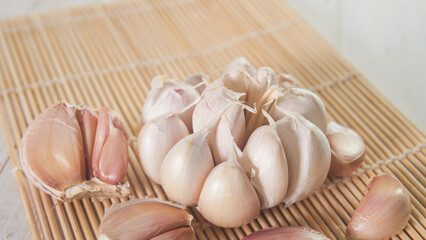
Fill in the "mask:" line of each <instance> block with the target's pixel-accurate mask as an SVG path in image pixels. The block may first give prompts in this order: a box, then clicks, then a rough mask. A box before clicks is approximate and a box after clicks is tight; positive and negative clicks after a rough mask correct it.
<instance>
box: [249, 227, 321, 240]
mask: <svg viewBox="0 0 426 240" xmlns="http://www.w3.org/2000/svg"><path fill="white" fill-rule="evenodd" d="M282 239H286V240H300V239H303V240H329V238H327V237H326V236H324V235H323V234H322V233H320V232H317V231H315V230H313V229H312V228H308V227H279V228H269V229H264V230H260V231H257V232H254V233H252V234H250V235H248V236H246V237H244V238H243V240H282Z"/></svg>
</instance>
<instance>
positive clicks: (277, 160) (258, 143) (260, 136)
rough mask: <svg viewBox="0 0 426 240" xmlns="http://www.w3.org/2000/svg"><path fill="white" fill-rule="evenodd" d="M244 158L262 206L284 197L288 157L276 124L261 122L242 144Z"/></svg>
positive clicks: (278, 201) (277, 202) (269, 206)
mask: <svg viewBox="0 0 426 240" xmlns="http://www.w3.org/2000/svg"><path fill="white" fill-rule="evenodd" d="M244 160H245V161H247V162H248V163H249V164H250V165H251V166H252V168H253V171H254V174H253V176H252V177H251V182H252V183H253V186H254V187H255V188H256V191H257V193H258V195H259V199H260V205H261V208H262V209H266V208H271V207H274V206H276V205H278V204H280V203H281V202H282V201H283V200H284V196H285V194H286V192H287V185H288V169H287V159H286V157H285V154H284V150H283V147H282V145H281V140H280V138H279V137H278V134H277V131H276V129H275V126H274V125H272V126H261V127H259V128H258V129H256V130H255V131H254V132H253V133H252V135H251V136H250V138H249V140H248V142H247V144H246V146H245V148H244Z"/></svg>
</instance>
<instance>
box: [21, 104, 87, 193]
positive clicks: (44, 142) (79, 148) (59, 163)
mask: <svg viewBox="0 0 426 240" xmlns="http://www.w3.org/2000/svg"><path fill="white" fill-rule="evenodd" d="M75 114H76V109H75V107H73V106H71V105H69V104H67V103H64V102H60V103H58V104H56V105H54V106H51V107H49V108H48V109H46V110H45V111H43V112H42V113H41V114H40V115H39V116H38V117H37V118H36V119H34V121H33V122H32V123H31V124H30V126H29V127H28V129H27V130H26V131H25V133H24V136H23V138H22V141H21V152H20V157H21V164H22V168H23V170H24V171H25V174H26V176H27V177H28V178H29V179H30V180H31V181H32V182H33V183H34V185H36V186H37V187H38V188H40V189H42V190H44V191H45V192H47V193H49V194H50V195H52V196H53V197H55V198H58V199H61V198H62V197H63V196H64V192H65V190H66V189H67V188H68V187H71V186H74V185H78V184H80V183H82V182H83V181H85V180H86V164H85V159H84V147H83V137H82V134H81V130H80V126H79V124H78V121H77V118H76V116H75Z"/></svg>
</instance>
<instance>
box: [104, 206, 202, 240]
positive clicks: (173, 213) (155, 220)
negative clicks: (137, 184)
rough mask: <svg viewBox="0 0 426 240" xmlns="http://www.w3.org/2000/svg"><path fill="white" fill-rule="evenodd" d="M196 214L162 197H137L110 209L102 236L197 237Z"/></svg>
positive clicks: (133, 239) (130, 238) (139, 239)
mask: <svg viewBox="0 0 426 240" xmlns="http://www.w3.org/2000/svg"><path fill="white" fill-rule="evenodd" d="M191 221H192V216H191V215H190V214H189V213H187V212H186V211H185V210H184V207H183V206H181V205H177V204H171V203H169V202H165V201H162V200H160V199H137V200H130V201H128V202H125V203H120V204H113V205H112V206H111V207H110V208H107V209H106V212H105V216H104V218H103V219H102V222H101V224H100V225H99V228H98V230H97V234H96V236H97V237H98V239H100V240H102V239H104V240H107V239H115V240H121V239H123V240H124V239H126V240H145V239H158V240H159V239H195V236H194V232H193V229H192V227H191Z"/></svg>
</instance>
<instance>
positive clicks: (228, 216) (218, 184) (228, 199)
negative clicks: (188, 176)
mask: <svg viewBox="0 0 426 240" xmlns="http://www.w3.org/2000/svg"><path fill="white" fill-rule="evenodd" d="M198 210H199V211H200V213H201V214H202V215H203V217H204V218H206V219H207V220H208V221H209V222H211V223H213V224H215V225H217V226H219V227H239V226H241V225H243V224H246V223H248V222H250V220H252V219H254V218H255V217H256V216H257V215H258V214H259V211H260V203H259V198H258V197H257V193H256V190H255V189H254V187H253V185H252V184H251V183H250V180H249V179H248V177H247V175H246V173H245V172H244V171H243V169H242V168H241V167H240V166H239V165H238V164H237V163H236V162H235V160H234V159H229V160H227V161H225V162H223V163H221V164H219V165H217V166H216V167H215V168H213V170H212V171H211V173H210V174H209V175H208V177H207V179H206V181H205V183H204V186H203V190H202V191H201V195H200V200H199V202H198Z"/></svg>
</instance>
